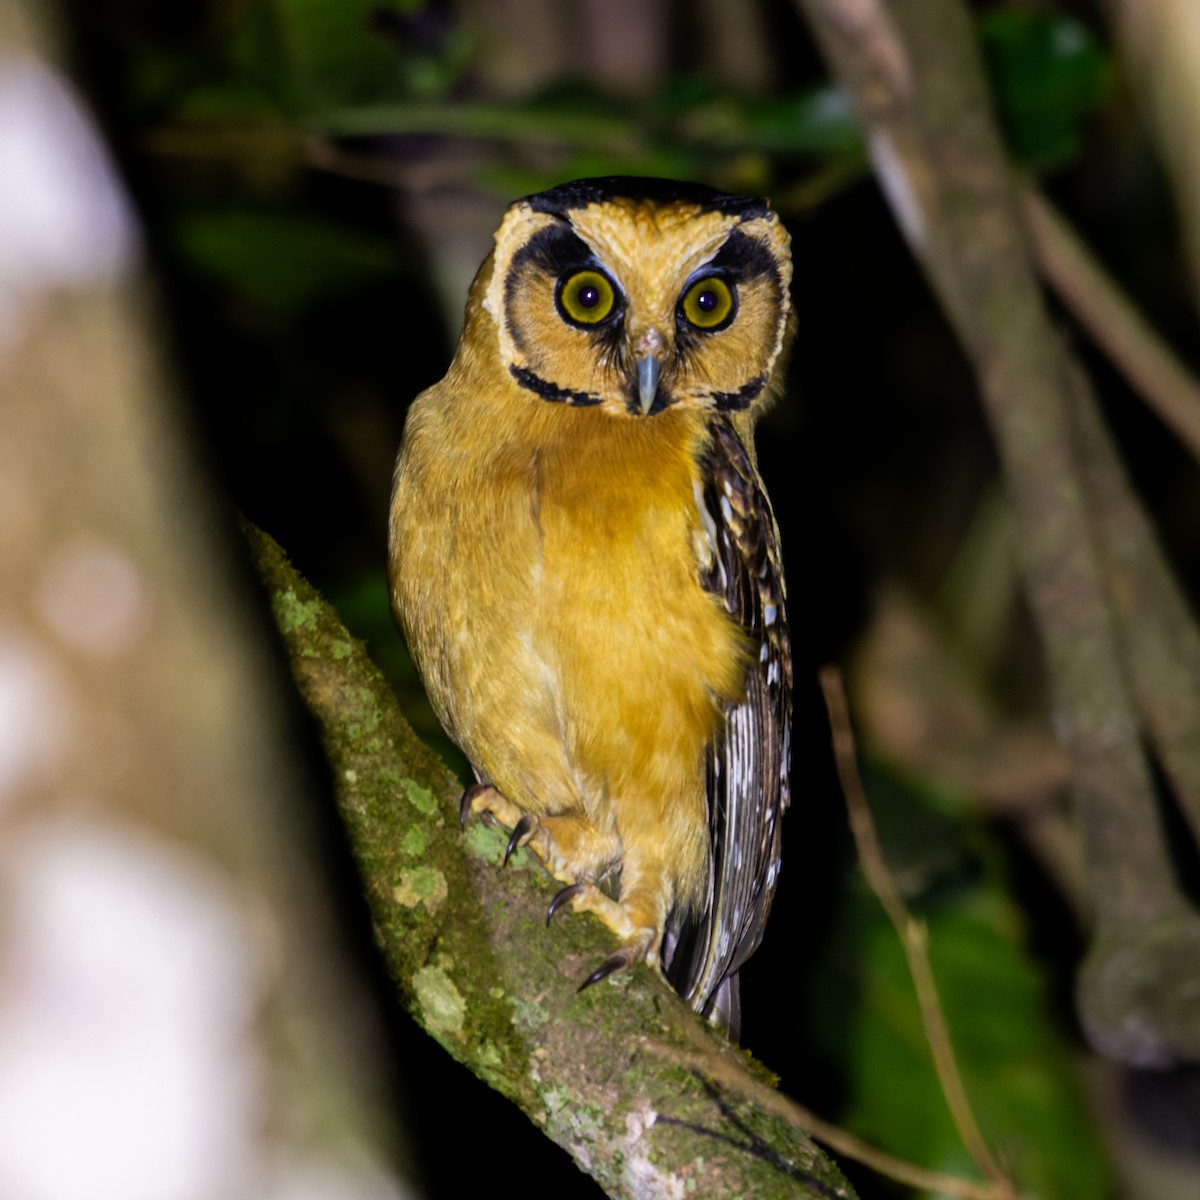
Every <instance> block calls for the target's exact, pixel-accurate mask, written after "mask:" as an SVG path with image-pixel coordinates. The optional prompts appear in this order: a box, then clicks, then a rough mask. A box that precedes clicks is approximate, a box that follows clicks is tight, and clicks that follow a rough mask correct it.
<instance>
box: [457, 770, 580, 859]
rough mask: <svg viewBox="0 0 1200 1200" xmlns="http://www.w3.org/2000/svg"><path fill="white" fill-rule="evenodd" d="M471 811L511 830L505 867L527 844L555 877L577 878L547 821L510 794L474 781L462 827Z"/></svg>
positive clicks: (462, 814) (465, 794) (465, 796)
mask: <svg viewBox="0 0 1200 1200" xmlns="http://www.w3.org/2000/svg"><path fill="white" fill-rule="evenodd" d="M471 813H477V814H478V815H479V816H480V817H482V818H483V820H484V821H486V822H487V823H488V824H489V825H503V826H504V827H506V828H507V829H511V830H512V836H511V837H510V838H509V839H508V845H507V846H506V847H505V849H504V858H503V860H502V861H501V863H500V865H501V866H502V867H507V866H508V864H509V860H510V859H511V858H512V856H513V855H514V854H515V853H516V852H517V848H518V847H519V846H526V847H528V849H529V850H530V851H531V852H532V854H533V855H534V856H535V857H536V858H537V860H538V861H539V862H540V863H541V864H542V866H544V867H545V868H546V870H548V871H549V872H550V874H551V875H553V876H554V877H555V879H561V880H563V881H564V882H567V881H569V880H571V879H573V878H574V876H573V875H571V874H569V873H567V871H568V865H567V862H566V860H565V858H564V856H563V855H562V854H561V853H559V850H558V847H557V846H556V845H555V842H554V838H553V837H552V835H551V833H550V831H549V830H548V829H547V828H546V823H545V822H544V821H541V820H539V819H538V818H537V817H535V816H534V815H533V814H532V813H527V812H522V811H521V809H519V808H518V807H517V806H516V805H515V804H514V803H513V802H512V801H511V800H509V799H508V797H507V796H505V795H503V794H502V793H501V792H498V791H497V790H496V789H495V788H494V787H492V786H491V784H487V783H476V784H472V785H471V787H469V788H467V790H466V791H465V792H463V798H462V802H461V803H460V805H459V810H458V819H459V824H460V826H461V827H462V828H466V824H467V817H468V816H469V815H470V814H471Z"/></svg>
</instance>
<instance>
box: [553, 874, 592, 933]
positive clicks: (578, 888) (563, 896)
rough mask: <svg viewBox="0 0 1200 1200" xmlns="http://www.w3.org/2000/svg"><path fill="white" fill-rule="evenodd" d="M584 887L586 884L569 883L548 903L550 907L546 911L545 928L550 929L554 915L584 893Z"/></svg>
mask: <svg viewBox="0 0 1200 1200" xmlns="http://www.w3.org/2000/svg"><path fill="white" fill-rule="evenodd" d="M586 887H587V884H586V883H569V884H568V885H567V886H566V887H565V888H563V889H562V891H561V892H559V893H558V894H557V895H556V896H555V897H554V899H553V900H551V901H550V907H549V908H548V909H547V910H546V927H547V928H549V927H550V922H551V921H552V920H553V919H554V914H555V913H556V912H558V910H559V909H560V908H561V907H562V906H563V905H564V904H566V903H567V902H568V901H569V900H572V899H574V897H576V896H578V895H579V893H580V892H582V891H584V890H585V889H586Z"/></svg>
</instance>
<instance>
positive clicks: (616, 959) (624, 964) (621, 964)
mask: <svg viewBox="0 0 1200 1200" xmlns="http://www.w3.org/2000/svg"><path fill="white" fill-rule="evenodd" d="M632 966H633V959H632V957H631V956H630V955H629V954H628V952H626V951H624V950H618V951H617V952H616V953H615V954H610V955H609V956H608V957H607V958H606V959H605V960H604V961H603V962H602V963H601V964H600V965H599V966H598V967H597V968H596V969H595V970H594V971H593V972H592V973H591V974H590V975H589V976H588V977H587V978H586V979H585V980H584V981H583V982H582V983H581V984H580V985H579V987H578V988H577V989H576V991H577V992H582V991H583V990H584V988H590V987H591V986H592V984H593V983H599V982H600V981H601V980H602V979H607V978H608V977H609V976H610V975H615V974H616V973H617V972H618V971H624V970H627V969H628V968H629V967H632Z"/></svg>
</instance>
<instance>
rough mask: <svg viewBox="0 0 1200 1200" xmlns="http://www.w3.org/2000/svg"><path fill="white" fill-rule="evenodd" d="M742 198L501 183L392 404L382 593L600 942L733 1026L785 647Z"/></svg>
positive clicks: (559, 900)
mask: <svg viewBox="0 0 1200 1200" xmlns="http://www.w3.org/2000/svg"><path fill="white" fill-rule="evenodd" d="M790 282H791V260H790V257H789V250H788V238H787V234H786V232H785V231H784V229H783V227H782V225H781V224H780V223H779V221H778V218H777V217H776V216H775V215H774V214H773V213H772V212H771V210H770V209H769V208H768V206H767V204H766V203H765V202H764V201H761V200H749V199H744V198H740V197H733V196H726V195H722V194H721V193H719V192H714V191H712V190H710V189H708V188H703V187H699V186H697V185H690V184H678V183H670V182H666V181H660V180H646V179H593V180H581V181H579V182H577V183H570V184H565V185H563V186H561V187H557V188H553V189H552V190H550V191H548V192H542V193H540V194H539V195H536V196H531V197H528V198H527V199H524V200H520V201H518V202H516V203H515V204H513V205H512V206H511V207H510V208H509V209H508V211H507V213H506V214H505V216H504V220H503V222H502V223H501V225H500V228H499V230H498V231H497V233H496V237H495V249H494V250H493V252H492V254H491V255H490V256H489V258H488V259H487V261H486V262H485V263H484V264H483V266H482V267H481V268H480V270H479V273H478V275H477V276H476V278H475V281H474V283H473V284H472V287H471V293H470V297H469V299H468V302H467V309H466V320H465V324H464V327H463V331H462V336H461V338H460V340H459V344H458V350H457V353H456V354H455V357H454V361H453V363H452V364H451V366H450V369H449V371H448V372H447V374H446V377H445V378H444V379H442V380H441V382H440V383H437V384H435V385H434V386H433V387H431V388H430V389H428V391H425V392H423V393H422V394H421V395H420V396H418V397H417V399H416V400H415V401H414V402H413V405H412V408H411V410H410V413H409V416H408V420H407V423H406V426H405V432H404V442H403V445H402V447H401V451H400V457H399V461H398V463H397V467H396V484H395V491H394V494H393V498H392V508H391V525H390V535H389V541H390V547H389V548H390V581H391V594H392V605H393V610H394V612H395V615H396V618H397V621H398V622H399V624H400V626H401V628H402V629H403V632H404V635H405V638H406V639H407V642H408V645H409V649H410V651H411V653H412V655H413V659H414V661H415V662H416V665H417V668H418V670H419V671H420V673H421V676H422V678H423V680H424V682H425V685H426V688H427V690H428V692H429V696H430V699H431V701H432V702H433V705H434V708H435V709H436V711H437V713H438V716H439V717H440V718H441V720H442V722H443V724H444V725H445V727H446V729H447V731H448V732H449V733H450V735H451V736H452V737H453V738H454V740H455V741H456V742H457V743H458V744H459V746H461V747H462V749H463V751H464V753H465V754H466V755H467V757H468V758H469V760H470V762H471V765H472V767H473V768H474V771H475V774H476V776H477V778H478V780H479V782H478V784H477V785H476V786H474V787H472V788H470V789H468V791H467V794H466V796H465V797H464V807H463V814H464V819H465V816H466V814H467V813H468V811H474V812H476V813H487V814H490V816H491V817H492V818H494V819H495V820H497V821H499V822H500V823H501V824H503V825H505V826H507V827H509V828H511V829H512V830H513V836H512V841H511V843H510V852H511V849H512V848H513V847H514V846H516V845H518V844H524V845H528V846H529V847H530V849H531V850H532V851H533V852H534V853H535V854H536V855H537V856H538V858H540V859H541V861H542V862H543V863H544V864H545V865H546V867H547V868H548V869H549V870H550V871H551V872H552V873H553V875H554V876H555V877H556V878H557V879H559V880H560V881H562V882H563V883H564V884H565V887H564V888H563V889H562V891H560V892H559V894H558V895H557V896H556V897H555V900H554V902H553V904H552V906H551V913H553V912H554V911H555V910H556V909H558V908H560V907H570V908H572V909H574V910H575V911H581V912H582V911H586V912H593V913H595V914H596V915H598V916H599V917H600V918H601V920H603V921H604V923H605V924H606V925H608V926H609V928H611V929H612V930H613V931H614V932H615V933H616V935H617V937H618V938H619V939H620V945H619V947H618V949H617V950H616V951H614V953H613V954H611V955H610V956H609V957H608V958H607V959H606V960H605V961H604V962H603V963H602V964H601V965H600V966H599V968H598V969H597V970H596V971H595V972H593V974H592V975H591V976H590V977H589V978H588V979H587V980H585V981H584V982H585V985H586V984H587V983H594V982H596V981H597V980H599V979H602V978H604V977H605V976H606V975H608V974H611V973H612V972H613V971H616V970H619V969H622V968H625V967H629V966H631V965H633V964H634V963H636V962H639V961H642V960H645V961H648V962H650V963H651V964H656V963H661V964H662V966H663V968H664V970H665V972H666V974H667V977H668V978H669V979H670V980H671V982H672V984H673V985H674V986H675V987H676V988H677V989H678V990H679V992H680V993H681V994H682V995H683V996H684V997H685V998H686V999H687V1000H688V1002H689V1003H691V1004H692V1005H693V1006H694V1007H695V1008H696V1009H697V1010H699V1011H700V1012H703V1013H706V1014H707V1015H709V1016H710V1017H711V1018H712V1019H713V1020H714V1021H717V1022H718V1023H720V1024H722V1025H724V1026H725V1027H726V1028H733V1029H736V1026H737V1022H738V1015H739V1004H738V992H737V970H738V968H739V967H740V966H741V964H742V963H743V962H744V961H745V960H746V959H747V958H748V957H749V955H750V954H751V953H752V952H753V951H754V949H755V948H756V947H757V945H758V943H759V941H760V939H761V937H762V931H763V926H764V923H765V921H766V917H767V911H768V909H769V908H770V904H771V900H772V898H773V896H774V892H775V884H776V877H777V874H778V869H779V858H780V825H781V818H782V815H783V812H784V810H785V809H786V807H787V804H788V762H789V726H790V720H791V658H790V652H789V645H788V634H787V623H786V616H785V611H784V584H783V575H782V572H781V568H780V558H779V545H778V534H777V531H776V528H775V522H774V518H773V516H772V513H771V507H770V504H769V502H768V500H767V497H766V494H765V492H764V491H763V487H762V483H761V481H760V479H759V477H758V472H757V470H756V465H755V457H754V451H753V441H752V437H753V426H754V422H755V420H756V418H757V415H758V413H759V412H760V411H762V409H763V408H764V407H765V405H766V404H767V403H768V401H769V400H770V399H771V398H772V396H773V395H774V394H775V392H776V391H777V390H778V388H779V386H780V383H781V376H782V371H783V360H784V358H785V357H786V349H787V346H788V344H789V342H790V340H791V335H792V332H793V317H792V312H791V305H790V300H789V285H790Z"/></svg>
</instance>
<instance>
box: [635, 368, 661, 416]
mask: <svg viewBox="0 0 1200 1200" xmlns="http://www.w3.org/2000/svg"><path fill="white" fill-rule="evenodd" d="M661 372H662V363H660V362H659V360H658V359H657V358H656V357H655V356H654V355H652V354H647V355H646V357H645V358H639V359H638V360H637V376H638V403H639V404H640V405H641V406H642V413H643V414H645V413H648V412H649V411H650V409H651V408H652V407H653V405H654V397H655V396H656V395H657V394H658V377H659V375H660V373H661Z"/></svg>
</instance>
